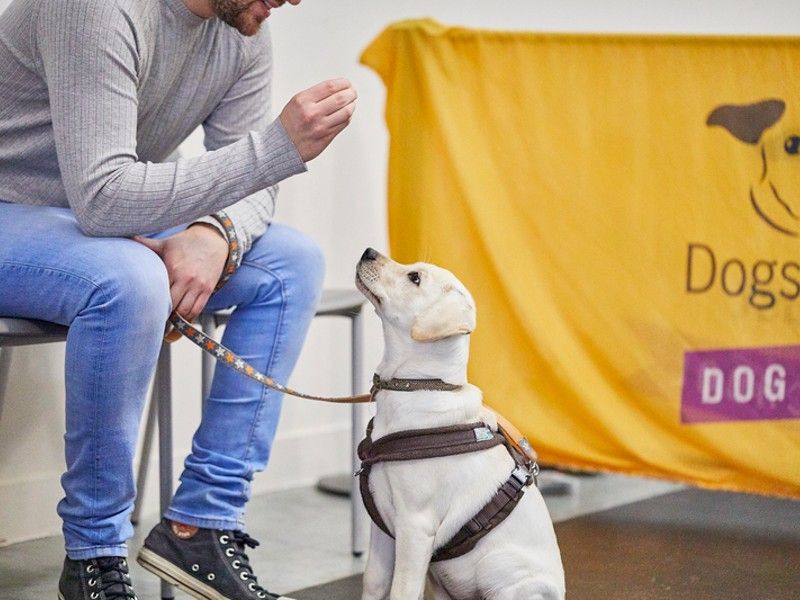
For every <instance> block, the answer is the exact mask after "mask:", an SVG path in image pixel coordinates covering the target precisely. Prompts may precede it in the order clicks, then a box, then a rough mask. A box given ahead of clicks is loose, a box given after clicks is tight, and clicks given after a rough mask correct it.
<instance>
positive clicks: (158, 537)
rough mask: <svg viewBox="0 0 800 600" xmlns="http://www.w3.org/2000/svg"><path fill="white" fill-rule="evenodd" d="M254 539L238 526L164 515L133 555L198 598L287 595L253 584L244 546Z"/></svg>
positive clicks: (277, 599)
mask: <svg viewBox="0 0 800 600" xmlns="http://www.w3.org/2000/svg"><path fill="white" fill-rule="evenodd" d="M256 546H258V542H257V541H256V540H254V539H253V538H251V537H250V536H249V535H247V534H246V533H244V532H242V531H224V530H219V529H200V528H198V527H190V526H187V525H180V524H178V523H173V522H171V521H168V520H167V519H163V520H162V521H161V522H160V523H159V524H158V525H156V526H155V527H153V529H152V531H150V533H149V534H148V536H147V538H146V539H145V541H144V547H143V548H142V549H141V550H140V551H139V555H138V557H137V558H136V560H137V561H138V563H139V564H140V565H142V566H143V567H144V568H145V569H147V570H148V571H150V572H151V573H154V574H156V575H158V576H159V577H160V578H161V579H163V580H164V581H167V582H169V583H172V584H174V585H176V586H177V587H179V588H180V589H182V590H183V591H184V592H186V593H187V594H189V595H190V596H192V597H193V598H201V599H202V600H265V599H266V600H291V599H290V598H288V597H286V596H280V595H278V594H273V593H272V592H268V591H267V590H265V589H264V588H263V587H261V586H260V585H258V581H257V580H256V576H255V575H254V574H253V568H252V567H251V566H250V559H249V558H248V557H247V554H245V547H250V548H255V547H256Z"/></svg>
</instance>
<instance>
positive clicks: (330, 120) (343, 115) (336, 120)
mask: <svg viewBox="0 0 800 600" xmlns="http://www.w3.org/2000/svg"><path fill="white" fill-rule="evenodd" d="M355 110H356V104H355V102H353V103H351V104H348V105H347V106H343V107H342V108H340V109H339V110H337V111H336V112H335V113H333V114H331V115H328V116H327V117H326V118H325V125H327V126H328V127H329V128H331V129H335V128H337V127H340V129H339V131H341V130H342V129H344V128H345V127H347V124H348V123H349V122H350V119H352V118H353V113H354V112H355ZM339 131H337V132H336V133H339Z"/></svg>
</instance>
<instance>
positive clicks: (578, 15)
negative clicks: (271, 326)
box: [0, 0, 800, 544]
mask: <svg viewBox="0 0 800 600" xmlns="http://www.w3.org/2000/svg"><path fill="white" fill-rule="evenodd" d="M8 4H9V0H0V11H2V10H3V9H4V8H5V7H6V6H7V5H8ZM423 16H431V17H434V18H436V19H438V20H440V21H441V22H443V23H447V24H458V25H465V26H472V27H485V28H502V29H529V30H542V31H589V32H683V33H762V34H789V35H795V34H797V32H798V27H800V3H797V2H794V1H792V0H762V1H758V2H757V1H752V0H738V1H734V0H704V1H702V2H698V1H697V0H691V1H690V0H650V1H648V2H643V1H641V0H603V1H597V0H561V1H560V2H552V1H549V2H548V1H543V0H503V1H502V2H499V1H495V2H477V1H475V0H436V1H435V2H434V1H432V0H427V1H424V2H423V1H422V0H402V1H401V0H392V1H389V0H338V1H333V0H304V2H303V3H302V5H300V6H299V7H291V6H287V7H284V8H282V9H280V10H278V11H276V12H275V14H274V15H273V17H272V18H271V23H272V28H273V36H274V40H275V54H276V59H275V64H276V73H275V105H276V110H279V109H280V107H281V106H282V105H283V104H284V103H285V102H286V101H287V100H288V99H289V98H290V97H291V96H292V94H294V93H295V92H296V91H299V90H301V89H304V88H306V87H309V86H311V85H313V84H314V83H316V82H318V81H320V80H323V79H327V78H330V77H336V76H346V77H348V78H350V79H351V80H352V81H353V82H354V84H355V85H356V87H357V89H358V91H359V95H360V99H359V104H358V110H357V112H356V117H355V119H354V121H353V123H352V125H351V126H350V128H349V129H348V130H347V131H346V132H344V133H343V134H342V135H341V136H340V138H339V139H337V140H336V141H335V142H334V144H333V146H332V147H331V149H330V150H329V151H327V152H326V153H325V154H324V155H323V156H321V157H320V158H318V159H317V160H315V161H314V162H313V163H311V165H310V172H309V173H308V174H304V175H302V176H299V177H296V178H294V179H292V180H291V181H288V182H285V183H284V184H283V187H282V192H281V196H280V201H279V210H278V220H280V221H282V222H285V223H288V224H291V225H293V226H295V227H298V228H300V229H302V230H304V231H306V232H308V233H310V234H311V235H312V236H314V237H315V238H316V239H317V240H319V242H320V244H321V245H322V247H323V248H324V250H325V254H326V256H327V261H328V273H327V277H326V285H328V286H333V287H350V286H351V282H352V275H353V268H354V265H355V262H356V260H357V259H358V257H359V256H360V254H361V252H362V251H363V250H364V248H365V247H366V246H368V245H372V246H374V247H376V248H378V249H385V248H386V247H387V240H386V227H385V223H386V210H385V187H386V159H387V157H386V147H387V138H386V131H385V127H384V123H383V99H384V92H383V88H382V85H381V84H380V82H379V80H378V78H377V76H376V75H374V74H373V73H372V72H370V71H368V70H367V69H365V68H363V67H361V66H359V65H358V61H357V59H358V56H359V54H360V52H361V50H362V49H363V48H364V47H365V46H366V45H367V44H368V43H369V41H371V40H372V39H373V38H374V37H375V36H376V35H377V34H378V33H379V32H380V31H381V30H382V29H383V28H384V27H385V26H386V25H387V24H388V23H390V22H392V21H395V20H399V19H404V18H412V17H423ZM0 85H2V84H1V83H0ZM197 144H198V141H197V138H193V139H192V140H191V141H190V142H189V143H188V145H187V147H188V149H189V150H190V151H196V150H197V147H198V146H197ZM366 332H367V338H368V339H367V342H368V343H367V354H366V355H367V359H366V370H365V373H364V382H365V385H366V382H367V379H368V377H369V369H370V368H371V367H372V366H374V364H376V363H377V361H378V360H379V358H380V351H381V343H380V339H379V329H378V327H377V323H376V319H375V318H374V317H373V316H372V315H371V314H369V315H368V318H367V327H366ZM348 339H349V334H348V328H347V324H346V323H345V322H339V323H337V322H334V321H330V320H327V321H323V320H317V321H316V322H315V323H314V325H313V326H312V331H311V333H310V336H309V339H308V343H307V345H306V349H305V350H304V353H303V356H302V358H301V361H300V364H299V366H298V368H297V371H296V373H295V376H294V377H293V378H292V381H291V383H292V384H293V385H294V386H295V387H298V388H300V389H303V390H312V391H318V392H322V393H331V394H339V393H346V392H348V391H349V389H348V385H349V360H348V356H349V351H348ZM174 351H175V356H176V360H175V363H176V366H175V369H174V377H175V382H176V384H175V388H174V393H175V397H176V406H175V420H176V426H175V437H176V444H175V467H176V473H179V470H178V469H179V467H180V461H181V460H182V458H183V456H184V454H185V452H186V451H187V449H188V447H189V441H190V436H191V432H192V431H193V429H194V427H195V426H196V423H197V418H198V415H199V400H198V395H199V355H198V352H197V351H196V350H194V349H193V348H192V347H190V345H189V344H188V342H182V343H180V344H178V345H177V346H176V347H175V348H174ZM43 366H45V367H46V368H45V369H44V373H45V375H42V371H41V370H40V369H41V368H42V367H43ZM12 373H13V377H12V381H11V384H10V387H9V390H8V394H7V397H6V402H5V409H4V411H3V413H2V419H0V544H2V543H3V541H4V540H6V541H14V540H20V539H24V538H30V537H36V536H40V535H45V534H53V533H55V532H57V531H58V530H59V527H60V525H59V522H58V519H57V517H56V515H55V504H56V502H57V500H58V499H59V497H60V495H61V491H60V487H59V483H58V478H59V476H60V473H61V469H62V467H63V457H62V434H63V426H64V425H63V424H64V418H63V391H62V388H63V384H62V381H63V345H61V344H59V345H54V346H49V347H37V348H28V349H19V350H17V351H16V353H15V356H14V361H13V364H12ZM285 406H286V408H285V410H284V414H283V418H282V422H281V426H280V429H279V433H278V441H277V442H276V446H275V451H274V454H273V460H272V464H271V465H270V467H269V469H268V471H267V473H265V474H263V475H262V476H260V477H259V478H257V480H256V485H255V490H256V492H262V491H264V490H268V489H276V488H279V487H286V486H294V485H304V484H309V483H311V482H313V481H315V480H316V478H317V477H318V476H319V475H320V474H323V473H328V472H335V471H341V470H345V469H346V468H347V461H348V457H347V456H348V455H347V447H348V428H349V416H348V410H347V409H346V408H342V407H329V406H322V405H319V404H304V403H303V401H296V400H292V399H288V400H287V401H286V404H285ZM301 455H302V456H303V457H304V458H303V460H302V463H301V462H300V461H301V459H300V456H301ZM152 475H154V473H152V472H151V479H150V481H151V482H152V484H154V483H155V478H154V477H152ZM152 484H151V485H150V487H149V490H148V494H147V504H146V509H147V510H148V511H150V512H152V511H155V510H156V507H157V504H156V500H155V497H156V495H155V485H152Z"/></svg>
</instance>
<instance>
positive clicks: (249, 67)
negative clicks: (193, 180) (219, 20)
mask: <svg viewBox="0 0 800 600" xmlns="http://www.w3.org/2000/svg"><path fill="white" fill-rule="evenodd" d="M251 41H252V45H251V46H249V47H248V49H249V53H250V54H251V55H252V56H249V57H247V60H246V61H245V67H244V70H243V73H242V75H241V77H240V78H239V79H238V80H237V81H236V83H235V84H234V85H233V86H232V87H231V89H230V90H228V92H227V93H226V94H225V96H224V98H223V99H222V101H221V102H220V103H219V104H218V105H217V107H216V108H215V109H214V111H213V112H212V113H211V115H209V116H208V118H207V119H206V120H205V122H204V123H203V131H204V133H205V147H206V149H207V150H209V151H215V150H218V149H220V148H223V147H225V146H227V145H229V144H232V143H235V142H237V141H238V140H240V139H242V138H243V137H245V136H247V135H248V133H249V132H250V131H258V130H260V129H263V128H265V127H267V126H268V125H269V123H270V110H271V96H272V90H271V86H272V42H271V39H270V34H269V28H268V26H267V23H264V24H263V25H262V26H261V31H260V32H259V34H258V35H257V36H256V38H255V39H253V40H251ZM277 195H278V186H277V185H273V186H271V187H269V188H267V189H264V190H259V191H257V192H256V193H255V194H251V195H249V196H247V197H245V198H243V199H242V200H240V201H239V202H237V203H236V204H233V205H232V206H229V207H228V208H227V209H225V212H226V213H227V215H228V216H229V217H230V219H231V221H233V226H234V228H235V229H236V236H237V237H238V239H239V243H240V244H241V249H242V252H243V253H244V252H247V251H248V250H249V249H250V247H251V246H252V245H253V241H254V240H256V239H257V238H258V237H259V236H261V235H262V234H263V233H264V231H265V230H266V228H267V225H268V223H269V222H270V221H271V220H272V216H273V215H274V213H275V199H276V197H277ZM198 221H199V222H203V223H209V224H211V225H215V226H217V227H219V225H218V223H217V221H216V220H215V219H213V218H212V217H204V218H202V219H198Z"/></svg>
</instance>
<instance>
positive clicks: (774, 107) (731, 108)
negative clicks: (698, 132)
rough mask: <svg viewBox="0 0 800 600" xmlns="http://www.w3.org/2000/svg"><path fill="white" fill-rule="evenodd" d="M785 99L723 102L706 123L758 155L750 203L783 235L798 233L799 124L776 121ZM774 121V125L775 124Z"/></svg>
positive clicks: (799, 190)
mask: <svg viewBox="0 0 800 600" xmlns="http://www.w3.org/2000/svg"><path fill="white" fill-rule="evenodd" d="M785 112H786V103H785V102H784V101H783V100H779V99H774V98H773V99H769V100H762V101H760V102H755V103H753V104H724V105H722V106H718V107H716V108H715V109H714V110H712V111H711V113H710V114H709V115H708V119H706V125H708V126H709V127H712V126H719V127H724V128H725V129H726V130H727V131H728V132H729V133H730V134H731V135H732V136H733V137H735V138H736V139H737V140H739V141H740V142H743V143H745V144H748V145H750V146H753V147H754V149H757V151H758V152H759V153H760V155H761V165H762V166H761V172H760V173H754V174H753V182H752V184H751V185H750V203H751V204H752V205H753V209H754V210H755V211H756V213H757V214H758V216H759V217H761V218H762V219H763V220H764V221H765V222H766V223H767V224H768V225H769V226H770V227H772V228H773V229H775V230H777V231H780V232H781V233H784V234H786V235H791V236H795V237H797V235H798V234H799V233H800V127H795V128H792V127H791V126H790V125H789V124H787V123H785V120H784V122H783V123H782V125H780V124H779V123H780V122H781V121H782V119H783V117H784V113H785ZM776 125H777V126H776Z"/></svg>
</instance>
